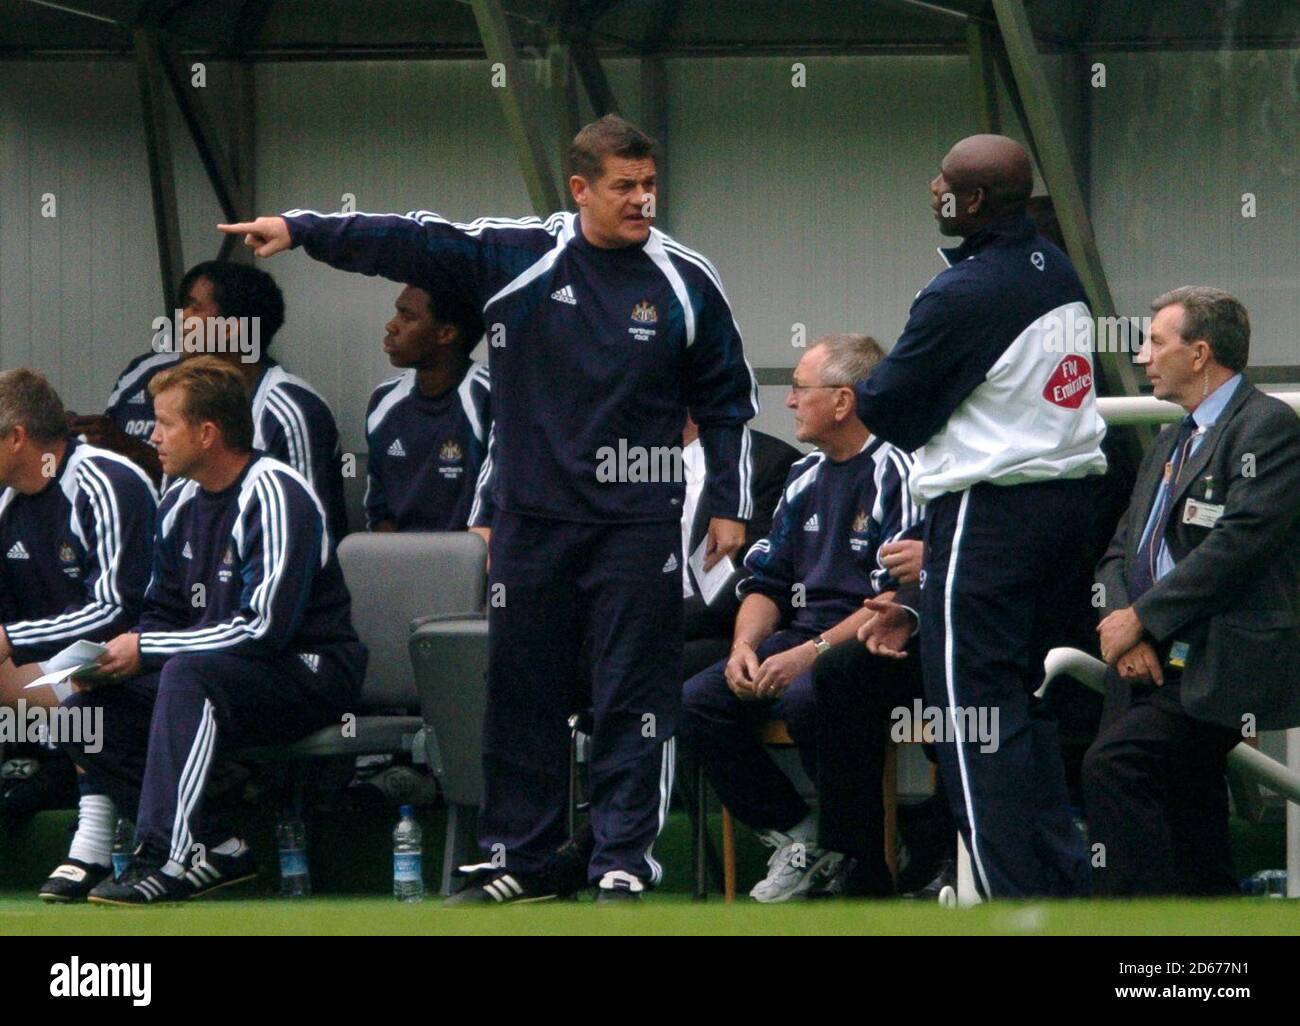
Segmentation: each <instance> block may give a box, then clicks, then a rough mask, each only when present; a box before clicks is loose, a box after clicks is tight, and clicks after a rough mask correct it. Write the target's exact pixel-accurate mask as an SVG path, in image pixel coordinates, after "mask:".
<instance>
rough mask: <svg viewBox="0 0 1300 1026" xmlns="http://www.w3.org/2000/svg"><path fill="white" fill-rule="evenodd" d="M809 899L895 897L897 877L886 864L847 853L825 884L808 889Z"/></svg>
mask: <svg viewBox="0 0 1300 1026" xmlns="http://www.w3.org/2000/svg"><path fill="white" fill-rule="evenodd" d="M808 896H809V897H810V898H817V899H821V898H877V899H879V898H894V897H897V892H896V890H895V888H894V879H893V877H891V876H890V875H889V870H888V869H886V868H885V864H884V863H883V862H881V861H879V860H876V861H875V862H874V863H873V862H871V861H869V860H867V859H860V858H855V857H854V856H852V855H845V856H844V857H843V858H842V859H840V862H839V865H837V866H836V867H835V871H834V873H833V874H832V876H831V878H830V879H829V880H828V881H827V882H826V883H825V885H824V886H822V887H820V888H818V889H816V890H815V891H811V892H809V895H808Z"/></svg>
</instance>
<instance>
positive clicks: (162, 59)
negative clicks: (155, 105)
mask: <svg viewBox="0 0 1300 1026" xmlns="http://www.w3.org/2000/svg"><path fill="white" fill-rule="evenodd" d="M169 42H171V40H170V39H164V37H161V36H160V37H158V42H157V45H158V59H159V63H160V64H161V66H162V69H163V73H164V74H165V75H166V77H167V84H168V85H169V86H170V87H171V91H172V96H174V97H175V98H176V106H177V107H178V108H179V109H180V112H181V117H182V119H183V120H184V121H185V127H186V128H187V129H189V133H190V138H191V139H192V140H194V148H195V149H196V150H198V153H199V160H200V161H201V162H202V164H203V170H204V171H206V172H207V175H208V181H209V182H210V183H211V184H212V191H213V193H215V194H216V197H217V203H218V204H219V205H220V206H221V212H222V214H223V215H224V216H225V217H226V219H227V220H229V221H239V220H242V219H243V216H244V214H245V213H251V211H250V210H249V208H248V207H247V206H246V205H245V203H244V195H243V187H242V184H241V183H240V181H239V178H238V176H237V175H236V174H235V169H234V167H233V166H232V165H231V163H230V161H229V160H227V159H226V154H225V151H224V150H223V149H222V148H221V144H220V142H219V141H218V138H217V133H216V129H215V127H214V126H213V124H212V119H211V118H209V117H208V112H207V110H206V109H205V108H204V106H203V101H202V100H201V99H200V98H199V96H198V95H196V93H195V91H194V89H193V87H192V86H191V85H190V74H189V72H188V71H187V70H186V68H185V66H184V64H183V63H182V62H181V59H180V57H179V56H178V55H177V54H175V53H173V52H170V51H169V50H168V49H167V45H166V43H169Z"/></svg>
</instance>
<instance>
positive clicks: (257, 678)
mask: <svg viewBox="0 0 1300 1026" xmlns="http://www.w3.org/2000/svg"><path fill="white" fill-rule="evenodd" d="M149 388H150V391H151V392H152V393H153V396H154V412H155V414H156V418H157V424H156V426H155V427H154V441H155V442H156V443H157V446H158V455H159V458H160V459H161V461H162V468H163V470H164V472H166V473H167V474H168V475H169V476H171V477H176V478H181V479H182V480H178V481H176V483H175V484H173V486H172V487H171V488H170V489H169V490H168V492H167V494H166V495H165V496H163V500H162V503H161V505H160V506H159V509H158V526H157V532H156V538H155V542H154V571H153V578H152V580H151V582H150V585H149V590H148V592H147V593H146V596H145V609H144V614H143V616H142V617H141V619H140V623H139V624H138V625H137V626H136V628H135V629H134V630H133V631H131V632H129V633H126V634H121V635H119V636H118V637H116V638H114V639H113V640H112V641H110V642H109V643H108V651H107V652H106V653H105V654H104V656H103V657H102V658H101V660H100V663H99V675H98V676H97V677H96V678H95V680H93V681H87V682H84V684H85V685H86V686H85V689H84V690H81V691H79V692H78V693H76V694H74V695H72V696H70V697H69V698H68V699H67V700H66V701H65V704H67V705H70V706H73V707H77V708H79V707H83V706H92V707H93V706H98V707H101V708H102V709H103V730H102V732H101V733H102V738H101V739H100V740H101V745H100V749H99V751H98V752H92V751H91V750H90V749H89V748H88V747H84V748H83V747H82V746H78V745H72V744H65V745H64V746H63V747H64V748H65V750H67V751H68V753H69V754H70V755H71V756H72V758H73V759H74V760H75V761H76V762H77V763H78V765H80V766H82V767H83V768H84V769H85V770H86V773H87V775H88V776H92V777H94V778H95V779H96V780H97V781H98V782H99V783H100V784H102V786H103V787H104V788H105V790H106V791H107V793H109V794H111V795H113V796H114V798H115V800H116V801H117V803H118V806H119V808H135V807H136V805H137V804H138V806H139V814H138V816H137V818H136V840H137V842H138V843H139V847H138V848H137V849H136V852H135V856H134V858H133V859H132V862H131V865H130V866H129V867H128V868H127V870H126V871H125V872H124V873H123V875H122V876H121V877H120V878H119V879H118V880H116V881H114V880H105V881H103V882H102V883H100V884H99V885H98V886H96V887H95V888H94V889H93V890H92V891H91V892H90V894H89V898H90V900H91V901H93V902H100V903H104V904H115V905H143V904H151V903H155V902H160V901H180V900H183V899H186V898H191V897H194V896H196V895H198V894H202V893H204V892H206V891H209V890H212V889H214V888H217V887H223V886H225V885H227V884H231V883H237V882H239V881H241V880H247V879H251V878H252V877H253V876H254V875H255V874H256V866H255V865H254V862H253V858H252V853H251V852H250V851H249V849H248V846H247V845H245V844H244V842H243V841H242V840H240V839H239V838H238V837H235V836H233V835H232V834H231V833H230V831H229V829H228V828H225V827H224V826H223V824H222V823H220V822H219V821H218V820H217V818H216V817H215V816H213V815H211V814H209V813H208V812H207V810H205V808H204V790H205V787H206V785H207V781H208V774H209V772H210V771H211V768H212V764H213V761H214V759H215V758H216V755H217V753H218V752H219V751H220V750H221V748H222V747H223V746H226V745H244V744H276V743H281V742H287V741H292V740H295V739H297V738H299V737H302V736H303V735H305V734H307V733H310V732H311V731H313V730H318V729H320V728H322V727H325V726H327V725H329V724H331V723H333V724H338V723H340V721H341V718H342V717H343V716H344V714H345V713H347V712H348V710H349V709H350V708H351V705H352V702H353V700H354V699H355V697H356V695H357V692H358V690H359V688H360V685H361V680H362V677H363V675H364V673H365V665H366V650H365V646H364V645H362V644H361V643H360V642H359V641H358V640H357V636H356V633H355V632H354V631H353V629H352V623H351V599H350V596H349V595H348V589H347V586H346V584H345V583H344V581H343V574H342V571H341V570H340V569H339V563H338V558H337V557H336V556H335V554H334V550H333V546H332V545H331V543H330V538H329V533H328V531H327V529H326V525H325V511H324V509H323V508H322V506H321V503H320V500H319V499H318V498H317V497H316V495H315V494H314V493H313V492H312V490H311V488H310V486H309V485H308V484H307V482H306V480H305V479H303V477H302V476H301V475H299V474H298V473H297V472H296V471H295V470H293V469H292V468H291V467H289V466H287V465H286V464H283V463H281V462H279V461H278V460H274V459H271V458H270V457H268V456H263V455H262V454H261V453H259V452H258V451H256V450H255V449H253V447H252V440H253V424H252V418H251V416H250V413H249V409H248V395H247V392H246V391H245V388H244V384H243V380H242V378H241V376H240V374H239V372H238V371H237V370H235V369H234V368H233V367H231V366H230V365H229V364H228V363H226V362H224V361H221V360H218V359H216V358H215V357H208V356H203V357H195V358H193V359H191V360H186V361H185V362H184V363H182V364H180V365H179V366H177V367H175V368H173V369H171V370H168V371H165V372H163V373H161V374H159V375H158V376H157V377H155V378H154V379H153V381H152V382H150V386H149ZM185 479H188V480H185ZM101 678H106V679H101Z"/></svg>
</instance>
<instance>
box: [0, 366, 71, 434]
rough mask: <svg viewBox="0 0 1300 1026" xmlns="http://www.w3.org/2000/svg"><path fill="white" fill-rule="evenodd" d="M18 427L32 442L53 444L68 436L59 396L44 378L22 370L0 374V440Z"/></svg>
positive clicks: (22, 368) (24, 369)
mask: <svg viewBox="0 0 1300 1026" xmlns="http://www.w3.org/2000/svg"><path fill="white" fill-rule="evenodd" d="M19 424H21V425H22V426H23V427H24V428H26V429H27V434H28V435H29V436H30V437H31V439H32V440H33V441H36V442H55V441H58V440H59V439H60V438H64V437H66V436H67V434H68V419H67V415H66V414H65V413H64V412H63V400H62V399H60V398H59V393H58V392H56V391H54V387H53V386H52V385H51V384H50V383H49V382H48V381H46V380H45V377H44V375H42V374H39V373H37V372H36V371H34V370H29V369H27V368H26V367H19V368H17V369H15V370H8V371H4V372H3V373H0V437H4V436H7V435H10V434H12V433H13V430H14V428H15V427H17V426H18V425H19Z"/></svg>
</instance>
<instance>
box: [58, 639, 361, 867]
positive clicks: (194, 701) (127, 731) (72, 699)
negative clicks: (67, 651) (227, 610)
mask: <svg viewBox="0 0 1300 1026" xmlns="http://www.w3.org/2000/svg"><path fill="white" fill-rule="evenodd" d="M365 661H366V655H365V649H364V648H362V646H360V645H340V646H337V650H335V651H327V652H326V653H323V654H321V656H320V661H319V663H318V664H317V666H316V669H315V670H313V669H311V668H310V667H309V666H308V665H307V664H306V663H304V662H303V661H302V659H301V658H300V657H299V656H298V655H293V654H286V655H282V656H278V657H276V658H272V659H257V658H252V657H248V656H239V655H230V654H228V653H221V652H202V653H193V654H185V655H175V656H172V657H171V658H170V659H168V660H167V662H165V663H164V664H163V667H162V669H161V670H158V671H154V672H148V673H143V674H140V675H139V676H136V677H133V678H132V679H130V680H127V681H123V682H122V683H120V684H104V685H100V686H99V687H96V688H93V689H92V690H89V691H81V692H74V693H73V694H71V695H69V696H68V697H67V698H66V699H64V702H63V704H64V705H66V706H70V707H72V708H87V707H88V708H95V707H99V708H102V709H103V732H102V733H103V737H102V744H101V745H100V749H99V751H98V752H95V753H91V752H88V751H87V750H86V749H85V747H84V746H82V745H80V744H72V743H67V744H64V745H62V746H61V747H62V748H64V750H65V751H67V752H68V754H69V755H70V756H71V757H72V759H73V761H74V762H76V763H77V764H78V765H79V766H81V767H82V768H83V769H85V771H86V772H85V773H84V774H83V775H82V786H81V789H82V793H83V794H106V795H108V796H109V797H111V798H112V799H113V801H114V803H115V804H116V805H117V807H118V810H119V811H120V812H121V813H122V814H123V815H125V816H134V817H135V821H136V840H137V841H138V842H141V843H145V842H148V843H150V844H153V845H155V846H157V847H160V848H163V849H166V850H167V851H168V852H169V854H170V857H171V858H172V859H174V860H175V861H177V862H180V863H182V864H183V865H189V864H190V862H191V860H192V858H193V856H194V854H195V851H194V846H195V845H196V844H205V845H212V844H220V843H221V842H222V841H224V840H226V839H227V838H229V837H230V836H231V835H230V828H229V827H228V825H227V824H225V823H224V822H222V821H221V820H220V819H219V818H218V817H217V816H215V815H211V814H210V813H208V812H207V811H205V809H204V802H203V798H204V793H203V792H204V788H205V786H206V784H207V780H208V774H209V772H210V771H211V769H212V765H213V762H214V761H215V758H216V756H217V754H218V752H219V751H220V750H221V747H222V746H228V745H263V744H267V745H269V744H281V743H284V742H288V741H295V740H297V739H298V738H300V737H302V736H303V735H305V734H309V733H311V732H312V731H314V730H319V729H320V728H322V727H326V726H329V725H330V724H336V725H339V726H340V729H341V728H342V717H343V715H344V713H346V712H348V711H349V710H350V709H351V707H352V703H353V700H354V699H355V697H356V694H357V686H356V684H354V683H352V682H359V681H360V679H361V677H362V675H363V674H364V672H365ZM137 809H138V811H137Z"/></svg>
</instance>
